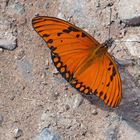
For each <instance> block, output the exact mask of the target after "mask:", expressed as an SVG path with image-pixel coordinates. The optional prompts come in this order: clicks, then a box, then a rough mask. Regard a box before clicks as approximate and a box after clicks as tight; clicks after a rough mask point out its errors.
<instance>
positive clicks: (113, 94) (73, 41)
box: [32, 16, 122, 107]
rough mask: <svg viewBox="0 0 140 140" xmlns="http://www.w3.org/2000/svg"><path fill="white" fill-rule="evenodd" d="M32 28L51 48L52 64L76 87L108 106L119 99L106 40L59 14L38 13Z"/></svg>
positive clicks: (114, 72) (115, 77)
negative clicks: (43, 14) (93, 35)
mask: <svg viewBox="0 0 140 140" xmlns="http://www.w3.org/2000/svg"><path fill="white" fill-rule="evenodd" d="M32 24H33V28H34V29H35V31H36V32H37V33H38V34H39V35H40V36H41V37H42V38H43V39H44V41H45V42H46V43H47V45H48V47H49V48H50V50H51V56H52V60H53V62H54V65H55V66H56V68H57V69H58V71H59V72H60V73H61V75H62V76H63V77H64V78H65V79H66V80H67V81H68V82H69V83H70V84H71V85H72V86H73V87H74V88H76V89H77V90H78V91H80V92H82V93H84V94H94V95H96V96H98V97H99V98H100V99H102V100H103V101H104V102H105V103H106V104H107V105H108V106H110V107H117V106H118V105H119V103H120V101H121V96H122V88H121V79H120V75H119V72H118V69H117V67H116V64H115V62H114V60H113V59H112V57H111V55H110V54H109V53H108V52H107V48H108V46H107V43H105V44H100V43H99V42H98V41H96V40H95V39H94V38H93V37H92V36H90V35H89V34H88V33H86V32H85V31H83V30H81V29H80V28H78V27H76V26H74V25H72V24H70V23H68V22H66V21H64V20H61V19H58V18H54V17H47V16H39V17H35V18H34V19H33V20H32Z"/></svg>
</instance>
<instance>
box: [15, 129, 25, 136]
mask: <svg viewBox="0 0 140 140" xmlns="http://www.w3.org/2000/svg"><path fill="white" fill-rule="evenodd" d="M22 135H23V131H22V130H21V129H19V128H16V129H15V130H14V138H19V137H21V136H22Z"/></svg>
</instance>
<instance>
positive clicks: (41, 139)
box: [36, 127, 61, 140]
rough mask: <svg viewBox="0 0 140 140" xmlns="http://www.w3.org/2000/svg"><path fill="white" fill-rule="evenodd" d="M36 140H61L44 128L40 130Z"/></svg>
mask: <svg viewBox="0 0 140 140" xmlns="http://www.w3.org/2000/svg"><path fill="white" fill-rule="evenodd" d="M36 140H61V139H60V137H59V136H58V135H57V134H55V133H53V132H51V131H49V130H48V129H47V128H46V127H45V128H43V129H42V131H41V132H40V133H39V134H38V136H37V137H36Z"/></svg>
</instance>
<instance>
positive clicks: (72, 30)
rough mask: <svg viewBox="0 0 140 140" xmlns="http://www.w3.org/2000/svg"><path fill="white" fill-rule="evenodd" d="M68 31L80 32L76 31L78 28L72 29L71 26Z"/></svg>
mask: <svg viewBox="0 0 140 140" xmlns="http://www.w3.org/2000/svg"><path fill="white" fill-rule="evenodd" d="M68 29H69V30H70V31H73V32H79V30H78V29H76V28H74V27H72V26H69V27H68Z"/></svg>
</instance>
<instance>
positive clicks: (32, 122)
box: [0, 0, 140, 140]
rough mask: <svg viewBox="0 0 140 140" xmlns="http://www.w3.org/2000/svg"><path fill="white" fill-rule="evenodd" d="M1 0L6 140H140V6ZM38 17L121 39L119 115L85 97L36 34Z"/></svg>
mask: <svg viewBox="0 0 140 140" xmlns="http://www.w3.org/2000/svg"><path fill="white" fill-rule="evenodd" d="M0 1H1V2H0V97H1V98H0V140H15V139H18V140H60V139H61V140H139V139H140V6H139V5H140V1H139V0H131V1H127V0H102V1H101V0H53V1H52V0H29V1H27V0H0ZM38 14H39V15H48V16H54V17H59V18H62V19H65V20H67V21H69V22H71V23H73V24H76V25H77V26H79V27H81V28H82V29H84V30H86V31H88V32H89V33H90V34H91V35H92V36H94V37H95V38H96V39H97V40H98V41H99V42H101V43H102V42H104V41H105V40H107V39H108V38H109V37H112V38H113V39H114V40H115V43H114V44H113V45H114V46H115V47H114V49H112V48H111V49H110V52H111V54H112V55H113V56H114V57H115V58H116V61H117V62H118V68H119V71H120V74H121V79H122V86H123V99H122V102H121V104H120V106H119V107H118V108H115V109H110V108H108V107H107V106H105V105H104V103H103V102H102V101H98V99H97V98H96V97H95V96H93V97H92V98H87V97H83V96H81V95H80V94H78V92H77V91H76V90H75V89H73V88H72V87H71V86H70V85H69V84H68V83H67V82H66V81H65V80H64V79H63V78H62V77H61V75H60V74H59V73H58V72H57V70H56V68H55V67H54V65H53V63H52V60H51V57H50V51H49V49H48V48H47V46H46V43H45V42H43V40H42V39H41V38H40V37H39V36H38V35H37V34H36V32H35V31H34V30H33V28H32V25H31V20H32V18H33V17H34V16H35V15H38ZM110 17H111V18H110ZM109 30H110V35H109Z"/></svg>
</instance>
